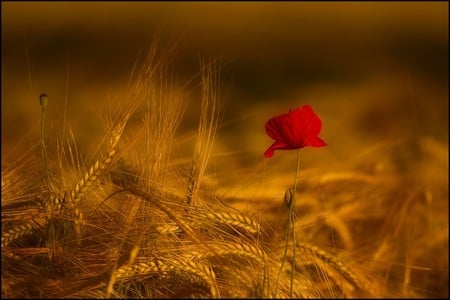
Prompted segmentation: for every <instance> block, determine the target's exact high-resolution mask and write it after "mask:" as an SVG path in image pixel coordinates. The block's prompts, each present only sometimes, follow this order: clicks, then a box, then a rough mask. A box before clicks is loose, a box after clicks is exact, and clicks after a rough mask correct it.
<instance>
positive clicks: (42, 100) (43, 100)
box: [39, 93, 48, 109]
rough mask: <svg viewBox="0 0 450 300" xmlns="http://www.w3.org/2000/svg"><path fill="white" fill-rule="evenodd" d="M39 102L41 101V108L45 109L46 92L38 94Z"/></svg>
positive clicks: (46, 101)
mask: <svg viewBox="0 0 450 300" xmlns="http://www.w3.org/2000/svg"><path fill="white" fill-rule="evenodd" d="M39 102H40V103H41V107H42V109H45V108H46V107H47V104H48V96H47V94H46V93H42V94H41V95H40V96H39Z"/></svg>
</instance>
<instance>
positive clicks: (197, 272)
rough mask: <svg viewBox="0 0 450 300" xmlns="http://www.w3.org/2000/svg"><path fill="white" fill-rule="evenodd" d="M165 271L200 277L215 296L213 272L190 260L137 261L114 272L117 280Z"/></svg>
mask: <svg viewBox="0 0 450 300" xmlns="http://www.w3.org/2000/svg"><path fill="white" fill-rule="evenodd" d="M167 272H176V273H187V274H190V275H193V276H194V277H196V278H200V279H201V280H202V282H203V283H204V284H205V286H206V287H207V288H208V289H209V291H210V293H211V297H217V295H218V291H217V288H216V285H215V278H216V277H215V273H214V272H213V271H212V270H211V269H210V267H208V266H206V265H203V264H200V263H197V262H194V261H191V260H183V259H176V260H170V261H169V260H159V259H158V260H152V261H147V262H139V263H136V264H134V265H126V266H123V267H121V268H119V269H118V270H117V271H116V272H115V276H116V279H117V280H127V279H130V278H134V277H135V276H147V275H149V274H158V275H162V274H165V273H167Z"/></svg>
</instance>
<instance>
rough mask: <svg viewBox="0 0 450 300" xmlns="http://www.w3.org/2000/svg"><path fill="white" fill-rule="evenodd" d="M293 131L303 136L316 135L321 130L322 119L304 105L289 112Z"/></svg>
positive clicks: (309, 107)
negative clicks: (293, 127)
mask: <svg viewBox="0 0 450 300" xmlns="http://www.w3.org/2000/svg"><path fill="white" fill-rule="evenodd" d="M291 118H292V122H293V124H294V126H295V132H296V133H299V134H303V136H317V135H319V133H320V130H322V121H321V120H320V118H319V117H318V116H317V115H316V114H315V113H314V111H313V109H312V108H311V106H309V105H304V106H302V107H299V108H297V109H295V110H293V111H292V112H291Z"/></svg>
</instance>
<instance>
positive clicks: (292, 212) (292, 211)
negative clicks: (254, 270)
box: [289, 149, 300, 298]
mask: <svg viewBox="0 0 450 300" xmlns="http://www.w3.org/2000/svg"><path fill="white" fill-rule="evenodd" d="M299 171H300V149H297V170H296V171H295V179H294V191H293V193H292V202H291V205H290V206H289V227H292V245H293V249H292V271H291V285H290V286H289V297H291V298H292V287H293V283H294V271H295V250H296V244H297V241H296V240H295V198H296V197H295V194H296V191H297V182H298V174H299Z"/></svg>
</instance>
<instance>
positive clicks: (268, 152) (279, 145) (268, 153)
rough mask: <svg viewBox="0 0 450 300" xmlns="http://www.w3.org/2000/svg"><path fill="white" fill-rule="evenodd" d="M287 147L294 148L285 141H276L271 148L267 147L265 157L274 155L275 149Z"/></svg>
mask: <svg viewBox="0 0 450 300" xmlns="http://www.w3.org/2000/svg"><path fill="white" fill-rule="evenodd" d="M286 149H293V148H291V147H289V145H286V144H285V143H283V142H280V141H275V142H274V143H273V144H272V145H271V146H270V147H269V149H267V150H266V152H264V156H265V157H272V156H273V153H274V151H275V150H286Z"/></svg>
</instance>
